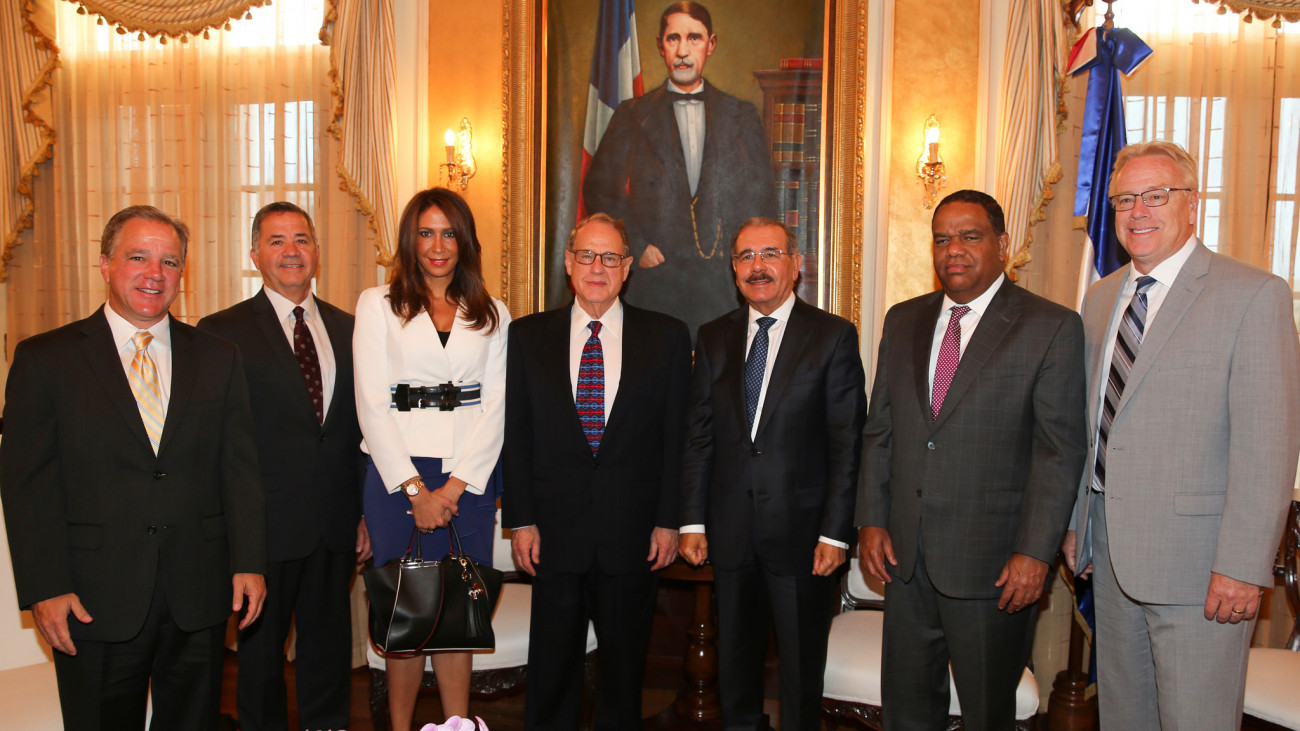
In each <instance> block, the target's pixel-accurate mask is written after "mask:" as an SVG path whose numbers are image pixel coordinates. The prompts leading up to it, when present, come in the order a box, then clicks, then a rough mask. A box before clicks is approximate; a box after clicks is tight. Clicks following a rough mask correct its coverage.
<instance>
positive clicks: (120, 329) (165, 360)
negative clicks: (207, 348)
mask: <svg viewBox="0 0 1300 731" xmlns="http://www.w3.org/2000/svg"><path fill="white" fill-rule="evenodd" d="M104 317H105V318H107V320H108V328H109V330H111V331H112V333H113V345H116V346H117V357H118V358H120V359H121V361H122V371H123V372H124V373H126V377H127V379H128V380H129V379H130V378H131V361H133V360H135V343H133V342H131V339H132V338H134V337H135V334H136V333H138V332H142V331H141V330H140V328H138V327H136V326H135V325H132V324H131V323H129V322H127V320H126V318H125V317H122V316H121V315H119V314H117V311H116V310H114V309H113V306H112V305H110V304H108V303H107V302H105V303H104ZM171 322H172V321H171V315H164V316H163V319H161V320H159V321H158V322H155V323H154V324H153V327H151V328H149V332H150V333H151V334H152V335H153V342H151V343H149V348H148V352H149V359H150V360H152V361H153V366H154V370H156V371H157V372H158V387H159V389H160V390H161V391H162V406H163V419H164V420H166V417H167V406H168V404H170V403H171V394H172V327H171Z"/></svg>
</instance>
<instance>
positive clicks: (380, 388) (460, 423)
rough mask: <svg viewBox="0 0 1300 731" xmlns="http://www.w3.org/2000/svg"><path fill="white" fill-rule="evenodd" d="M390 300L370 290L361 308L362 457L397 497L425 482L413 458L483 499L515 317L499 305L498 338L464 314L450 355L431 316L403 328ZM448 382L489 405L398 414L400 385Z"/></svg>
mask: <svg viewBox="0 0 1300 731" xmlns="http://www.w3.org/2000/svg"><path fill="white" fill-rule="evenodd" d="M387 295H388V285H384V286H381V287H372V288H370V289H367V290H366V291H364V292H362V293H361V297H360V298H359V299H358V300H357V311H356V327H355V329H354V330H353V334H352V359H353V363H354V368H355V370H356V372H355V378H356V393H357V419H358V420H359V421H360V422H361V434H362V440H361V449H362V451H364V452H366V453H367V454H369V455H370V457H371V459H373V460H374V462H375V467H376V468H377V469H378V470H379V476H380V478H382V479H383V481H384V486H385V487H387V488H388V491H389V492H395V491H396V490H397V487H398V485H400V484H401V483H403V482H405V481H406V480H408V479H410V478H412V477H415V476H416V475H417V474H419V473H418V472H417V471H416V469H415V465H414V463H413V462H412V461H411V458H412V457H439V458H441V459H442V460H443V470H444V471H446V472H450V473H451V475H452V476H453V477H458V478H460V479H461V480H464V481H465V483H466V484H467V485H468V486H469V487H468V488H467V489H468V490H469V491H470V492H472V493H475V494H479V495H482V494H483V492H484V490H485V488H486V486H487V482H488V478H489V477H490V476H491V475H492V470H493V469H495V467H496V464H497V458H498V456H499V455H500V453H501V442H502V441H503V439H504V429H505V390H506V330H507V327H508V326H509V324H510V313H509V311H507V310H506V306H505V305H504V304H503V303H502V302H501V301H500V300H498V299H496V298H493V299H492V304H493V306H494V307H496V310H497V317H498V318H500V320H499V324H498V326H497V329H496V331H495V332H493V333H492V334H491V335H484V333H483V331H481V330H478V331H476V330H471V329H470V327H469V326H470V323H469V321H468V320H466V319H465V316H464V312H461V313H459V314H457V316H456V320H455V322H454V323H453V324H452V328H451V337H450V338H449V339H448V341H447V346H446V347H445V348H444V347H443V345H442V341H441V340H439V338H438V332H437V330H436V329H435V328H434V325H433V318H431V317H429V315H428V313H422V314H420V315H419V316H417V317H415V318H414V319H412V320H411V321H410V322H408V323H406V324H405V325H403V324H402V321H401V320H400V319H399V318H398V317H397V316H396V315H394V314H393V309H392V307H391V306H390V305H389V302H388V298H387ZM448 381H450V382H451V383H455V384H464V383H479V384H481V385H482V403H480V404H479V405H477V406H463V407H460V408H457V409H456V410H454V411H439V410H438V409H436V408H433V409H412V410H410V411H398V410H397V409H395V408H393V407H392V404H393V399H392V387H393V386H394V385H396V384H399V383H407V384H410V385H412V386H436V385H438V384H440V383H447V382H448ZM430 487H431V488H432V487H433V486H430Z"/></svg>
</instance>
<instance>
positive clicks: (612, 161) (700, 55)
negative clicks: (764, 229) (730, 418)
mask: <svg viewBox="0 0 1300 731" xmlns="http://www.w3.org/2000/svg"><path fill="white" fill-rule="evenodd" d="M656 42H657V44H658V47H659V55H660V56H662V57H663V59H664V64H665V66H666V67H667V70H668V79H667V80H666V81H665V82H664V84H663V85H662V86H660V87H658V88H656V89H654V90H652V91H650V92H649V93H647V94H646V95H645V96H642V97H639V98H636V99H629V100H627V101H625V102H623V103H622V104H620V105H619V107H618V109H617V110H615V111H614V116H613V117H612V118H611V119H610V123H609V128H608V129H606V130H605V135H604V137H602V138H601V141H600V146H599V147H598V148H597V149H596V155H595V157H594V158H593V159H592V162H591V168H590V169H589V170H588V171H587V178H586V181H585V183H584V184H583V189H582V192H583V198H584V200H585V201H586V205H587V210H588V211H589V212H591V213H597V212H601V213H608V214H609V215H611V216H613V217H614V218H617V219H622V220H623V222H624V224H625V225H626V226H627V234H628V239H629V240H630V241H631V244H632V255H633V257H634V260H635V262H636V268H637V269H638V274H637V275H636V281H635V283H634V284H633V285H632V287H631V288H630V289H629V292H628V301H629V302H632V303H634V304H637V305H640V306H642V307H647V308H649V309H652V310H658V311H660V312H666V313H668V314H669V315H672V316H673V317H676V318H679V319H681V320H683V321H685V322H686V324H687V325H688V326H689V327H690V329H691V331H692V332H694V330H695V329H696V328H697V327H699V325H700V324H701V323H703V322H705V321H706V320H708V319H711V318H713V317H715V316H716V315H717V314H718V313H721V312H725V311H727V310H730V309H732V308H734V307H735V306H736V296H735V290H734V289H733V288H732V286H731V281H730V276H731V275H730V272H729V271H728V269H727V263H728V261H727V257H728V255H729V250H728V248H727V240H726V236H727V233H728V232H731V231H734V230H735V229H736V228H737V227H739V225H740V223H741V222H742V221H744V220H745V219H747V218H749V217H751V216H775V215H776V213H777V205H776V188H775V183H774V182H773V176H772V163H771V159H770V155H769V153H768V150H767V144H766V141H765V135H764V132H763V124H762V121H761V120H760V119H759V116H758V112H757V111H756V110H755V109H754V105H752V104H750V103H749V102H745V101H741V100H739V99H737V98H735V97H733V96H731V95H729V94H725V93H723V92H721V91H719V90H718V89H717V88H716V87H714V86H713V85H712V84H710V83H709V82H708V81H706V80H705V79H704V66H705V63H706V62H707V61H708V59H709V57H710V56H712V55H713V52H714V50H716V48H717V45H718V37H717V35H715V34H714V32H713V18H712V16H710V15H709V11H708V9H706V8H705V7H704V6H703V5H700V4H699V3H696V2H677V3H673V4H672V5H670V6H668V8H667V9H665V10H664V12H663V15H662V16H661V17H660V20H659V35H658V36H657V38H656Z"/></svg>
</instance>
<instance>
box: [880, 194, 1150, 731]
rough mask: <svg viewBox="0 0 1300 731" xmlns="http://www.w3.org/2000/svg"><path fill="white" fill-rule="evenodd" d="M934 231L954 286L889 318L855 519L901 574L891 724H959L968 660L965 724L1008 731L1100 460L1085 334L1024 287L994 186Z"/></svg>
mask: <svg viewBox="0 0 1300 731" xmlns="http://www.w3.org/2000/svg"><path fill="white" fill-rule="evenodd" d="M931 231H932V234H933V239H934V252H933V253H934V271H935V273H936V274H937V275H938V277H939V281H940V283H942V285H943V289H942V290H941V291H938V292H931V293H929V294H925V295H922V296H920V297H917V298H914V299H911V300H908V301H906V302H902V303H899V304H897V305H895V306H894V307H892V308H890V310H889V312H888V313H887V314H886V315H885V326H884V331H883V333H882V334H881V338H880V356H879V358H877V360H876V380H875V384H874V385H873V387H872V389H871V409H870V411H869V412H868V414H867V425H866V429H865V430H864V432H863V439H862V466H861V480H860V483H859V486H858V505H857V516H856V519H855V522H856V523H857V525H858V526H859V530H858V553H859V555H860V556H861V559H862V564H863V568H864V569H865V570H866V571H867V572H868V573H870V574H871V575H872V576H874V577H876V578H877V579H879V580H880V581H882V582H884V583H885V619H884V650H883V657H882V665H883V667H882V668H881V677H882V684H881V697H882V701H883V710H884V719H883V720H884V728H885V729H888V731H902V730H904V729H908V730H911V729H916V730H918V731H919V730H921V729H942V728H947V723H948V703H949V697H948V671H949V664H950V663H951V668H952V677H953V681H954V683H955V685H956V686H957V697H958V699H959V700H960V701H961V713H962V723H963V724H965V727H966V728H968V729H972V731H974V730H976V729H979V730H985V729H990V730H992V729H1009V728H1011V727H1012V726H1013V725H1014V724H1015V710H1016V698H1015V696H1016V687H1017V685H1018V684H1019V682H1020V676H1021V673H1022V672H1023V671H1024V668H1025V663H1026V661H1027V660H1028V659H1029V651H1030V649H1031V643H1032V640H1033V636H1034V624H1035V620H1036V618H1037V601H1038V597H1039V596H1040V595H1041V594H1042V591H1043V587H1044V585H1045V583H1046V581H1047V578H1048V568H1049V567H1050V566H1051V564H1052V562H1053V561H1054V560H1055V559H1056V549H1057V545H1058V542H1059V541H1060V537H1061V536H1062V535H1063V534H1064V533H1065V526H1066V522H1067V521H1068V520H1069V517H1070V505H1071V503H1072V501H1073V499H1074V487H1075V486H1076V485H1077V484H1078V479H1079V474H1080V472H1082V470H1083V453H1084V449H1085V448H1086V446H1087V441H1086V439H1085V437H1084V428H1083V327H1082V325H1081V323H1080V322H1079V316H1078V315H1077V314H1075V313H1074V312H1071V311H1070V310H1068V309H1066V308H1064V307H1062V306H1060V305H1058V304H1055V303H1053V302H1049V301H1048V300H1045V299H1043V298H1042V297H1039V296H1037V295H1034V294H1031V293H1029V292H1027V291H1025V290H1024V289H1021V288H1020V287H1018V286H1016V285H1015V284H1013V283H1012V282H1010V281H1008V280H1007V278H1006V276H1005V274H1003V267H1004V266H1005V265H1006V260H1007V244H1008V243H1009V240H1010V237H1009V236H1008V235H1007V232H1006V225H1005V222H1004V218H1003V214H1002V207H1001V206H999V205H998V203H997V201H995V200H993V198H992V197H991V196H989V195H986V194H984V193H981V192H979V191H974V190H961V191H957V192H955V193H953V194H952V195H950V196H948V197H947V198H944V199H943V201H942V202H941V203H940V204H939V206H938V207H937V208H935V209H934V219H933V221H932V223H931ZM1115 728H1120V727H1118V726H1117V727H1115ZM1124 728H1134V729H1136V728H1154V727H1138V726H1132V727H1124Z"/></svg>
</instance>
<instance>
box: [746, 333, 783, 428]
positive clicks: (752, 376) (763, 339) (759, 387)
mask: <svg viewBox="0 0 1300 731" xmlns="http://www.w3.org/2000/svg"><path fill="white" fill-rule="evenodd" d="M754 322H755V323H757V324H758V332H756V333H754V342H752V343H750V345H749V357H748V358H746V359H745V415H746V416H747V417H749V430H750V431H753V430H754V418H755V417H756V416H758V396H759V394H760V393H762V392H763V373H764V371H766V370H767V346H768V336H767V331H768V329H769V328H771V327H772V326H773V325H775V324H776V318H775V317H760V318H758V319H757V320H755V321H754Z"/></svg>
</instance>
